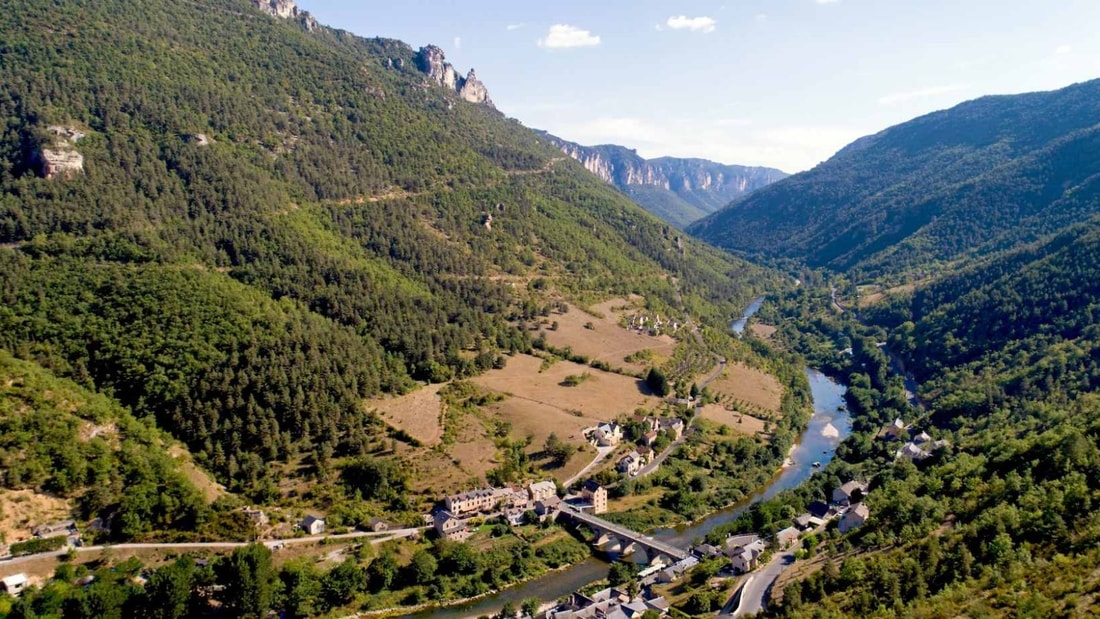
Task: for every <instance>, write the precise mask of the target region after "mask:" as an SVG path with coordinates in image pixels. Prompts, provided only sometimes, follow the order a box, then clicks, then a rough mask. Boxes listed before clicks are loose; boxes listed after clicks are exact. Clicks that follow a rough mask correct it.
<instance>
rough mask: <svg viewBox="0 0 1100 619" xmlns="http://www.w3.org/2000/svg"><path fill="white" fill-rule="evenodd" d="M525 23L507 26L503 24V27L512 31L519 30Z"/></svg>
mask: <svg viewBox="0 0 1100 619" xmlns="http://www.w3.org/2000/svg"><path fill="white" fill-rule="evenodd" d="M526 25H527V24H508V25H507V26H505V28H506V29H507V30H509V31H512V30H519V29H520V28H522V27H524V26H526Z"/></svg>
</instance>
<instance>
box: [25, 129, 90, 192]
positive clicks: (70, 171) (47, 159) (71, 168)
mask: <svg viewBox="0 0 1100 619" xmlns="http://www.w3.org/2000/svg"><path fill="white" fill-rule="evenodd" d="M47 132H48V133H49V135H50V137H49V139H47V140H46V141H45V142H43V143H42V144H41V145H40V146H39V148H38V152H37V153H36V159H37V162H38V172H39V174H41V175H42V177H43V178H48V179H55V178H62V179H70V178H75V177H77V176H80V175H81V174H83V173H84V155H81V154H80V152H79V151H78V150H76V143H77V142H78V141H80V139H81V138H83V137H84V133H82V132H81V131H79V130H77V129H74V128H72V127H63V126H61V125H51V126H50V127H48V128H47Z"/></svg>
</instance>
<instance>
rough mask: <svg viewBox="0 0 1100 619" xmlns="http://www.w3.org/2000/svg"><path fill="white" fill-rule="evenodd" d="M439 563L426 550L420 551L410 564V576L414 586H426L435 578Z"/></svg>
mask: <svg viewBox="0 0 1100 619" xmlns="http://www.w3.org/2000/svg"><path fill="white" fill-rule="evenodd" d="M438 568H439V562H438V561H436V559H435V557H433V556H432V555H431V553H429V552H428V551H426V550H418V551H416V554H414V555H413V558H412V562H411V563H409V576H410V580H411V581H412V582H413V583H414V584H418V585H426V584H429V583H431V582H432V580H433V579H434V578H435V573H436V570H437V569H438Z"/></svg>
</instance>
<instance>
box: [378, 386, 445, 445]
mask: <svg viewBox="0 0 1100 619" xmlns="http://www.w3.org/2000/svg"><path fill="white" fill-rule="evenodd" d="M442 388H443V385H441V384H439V385H427V386H425V387H421V388H420V389H417V390H416V391H413V392H412V393H408V394H405V395H403V396H398V397H396V398H379V399H373V400H367V402H366V407H367V409H368V410H369V409H372V408H373V409H377V410H378V412H379V415H380V416H381V418H382V420H383V421H385V422H386V423H387V424H389V425H391V426H393V427H395V428H397V429H398V430H403V431H404V432H405V433H406V434H408V435H409V436H411V437H413V438H415V439H416V440H418V441H420V442H421V443H423V444H424V445H426V446H428V447H431V446H433V445H437V444H439V441H441V440H442V439H443V427H442V426H441V425H440V423H439V416H440V413H441V412H442V406H443V402H442V400H441V399H440V397H439V390H440V389H442Z"/></svg>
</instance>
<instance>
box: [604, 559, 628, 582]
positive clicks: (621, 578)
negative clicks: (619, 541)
mask: <svg viewBox="0 0 1100 619" xmlns="http://www.w3.org/2000/svg"><path fill="white" fill-rule="evenodd" d="M634 578H635V573H634V564H632V563H628V562H626V561H616V562H614V563H612V564H611V569H609V570H608V572H607V581H608V582H609V583H610V584H611V586H612V587H619V586H621V585H624V584H627V583H630V582H632V581H633V580H634Z"/></svg>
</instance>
